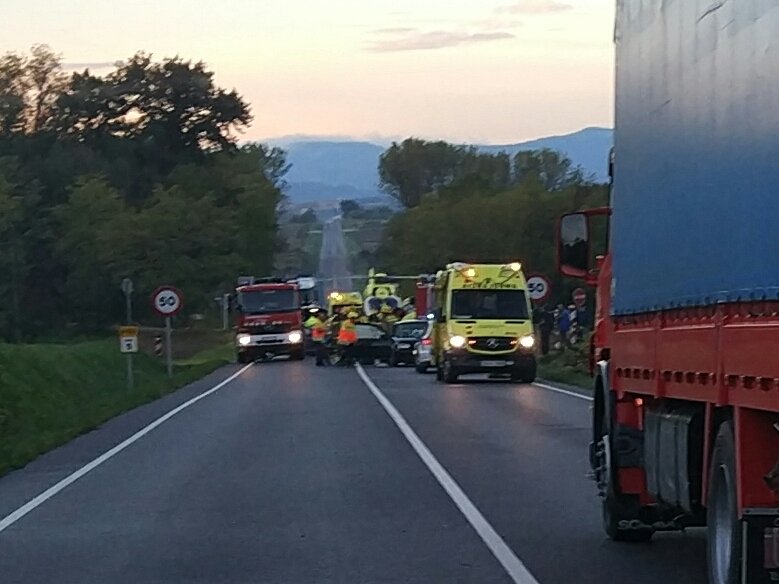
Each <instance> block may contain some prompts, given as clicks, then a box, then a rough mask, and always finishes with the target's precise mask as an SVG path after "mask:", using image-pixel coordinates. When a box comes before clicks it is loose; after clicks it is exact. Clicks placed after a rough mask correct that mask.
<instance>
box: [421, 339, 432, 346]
mask: <svg viewBox="0 0 779 584" xmlns="http://www.w3.org/2000/svg"><path fill="white" fill-rule="evenodd" d="M422 344H423V345H425V346H426V347H427V346H429V345H432V344H433V341H432V339H422Z"/></svg>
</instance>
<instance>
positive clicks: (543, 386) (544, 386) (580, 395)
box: [533, 382, 592, 401]
mask: <svg viewBox="0 0 779 584" xmlns="http://www.w3.org/2000/svg"><path fill="white" fill-rule="evenodd" d="M533 385H535V386H536V387H540V388H541V389H546V390H548V391H554V392H555V393H562V394H563V395H570V396H571V397H576V398H579V399H583V400H586V401H592V397H591V396H589V395H584V394H583V393H576V392H575V391H568V390H567V389H560V388H559V387H554V386H552V385H547V384H546V383H539V382H535V383H534V384H533Z"/></svg>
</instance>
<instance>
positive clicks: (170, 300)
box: [151, 286, 184, 316]
mask: <svg viewBox="0 0 779 584" xmlns="http://www.w3.org/2000/svg"><path fill="white" fill-rule="evenodd" d="M151 301H152V305H153V306H154V310H156V311H157V313H158V314H159V315H160V316H175V315H176V313H178V311H179V310H181V306H182V305H183V303H184V300H183V297H182V295H181V292H180V291H179V290H177V289H176V288H174V287H173V286H160V287H159V288H157V289H156V290H155V291H154V294H152V295H151Z"/></svg>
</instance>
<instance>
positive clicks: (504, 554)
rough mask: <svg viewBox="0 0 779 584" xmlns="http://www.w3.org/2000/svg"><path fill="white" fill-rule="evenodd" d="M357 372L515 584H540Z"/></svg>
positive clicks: (369, 381)
mask: <svg viewBox="0 0 779 584" xmlns="http://www.w3.org/2000/svg"><path fill="white" fill-rule="evenodd" d="M357 373H359V375H360V377H361V378H362V380H363V382H364V383H365V385H366V386H368V389H370V390H371V393H372V394H373V397H375V398H376V399H377V400H378V402H379V403H380V404H381V406H382V407H383V408H384V411H386V412H387V414H389V417H390V418H392V421H393V422H395V425H396V426H397V427H398V429H399V430H400V431H401V433H402V434H403V436H404V437H405V438H406V440H408V442H409V444H411V447H412V448H413V449H414V451H415V452H416V453H417V455H418V456H419V458H421V459H422V462H424V463H425V466H427V468H428V470H429V471H430V472H431V473H432V474H433V476H434V477H435V478H436V480H437V481H438V483H439V484H440V485H441V486H442V487H443V488H444V490H445V491H446V493H447V494H448V495H449V497H450V498H451V499H452V501H454V504H455V505H457V507H458V508H459V509H460V511H461V512H462V514H463V515H464V516H465V518H466V519H467V520H468V523H470V524H471V526H472V527H473V529H474V530H475V531H476V533H477V534H478V535H479V537H481V539H482V541H483V542H484V543H485V545H486V546H487V547H488V548H489V550H490V551H491V552H492V554H493V555H494V556H495V558H496V559H497V560H498V561H499V562H500V563H501V565H502V566H503V568H504V569H505V570H506V572H507V573H508V575H509V576H510V577H511V579H512V580H513V581H514V582H515V583H516V584H540V583H539V582H538V580H536V579H535V578H534V577H533V575H532V574H531V573H530V571H529V570H528V569H527V568H526V567H525V564H523V563H522V562H521V561H520V559H519V558H518V557H517V556H516V554H514V552H513V551H512V550H511V548H510V547H509V546H508V545H507V544H506V542H505V541H503V538H502V537H500V535H498V532H497V531H495V529H494V528H493V527H492V525H490V524H489V522H488V521H487V520H486V519H485V518H484V515H482V514H481V511H479V510H478V509H477V508H476V505H474V504H473V503H472V502H471V500H470V499H469V498H468V495H466V494H465V492H464V491H463V490H462V489H461V488H460V485H458V484H457V482H456V481H455V480H454V479H453V478H452V475H450V474H449V473H448V472H447V470H446V469H445V468H444V467H443V466H442V465H441V463H440V462H438V459H436V457H435V456H434V455H433V453H432V452H430V449H429V448H428V447H427V446H426V445H425V443H424V442H422V440H421V439H420V438H419V436H417V434H416V432H414V430H413V429H412V428H411V426H410V425H409V424H408V422H406V419H405V418H404V417H403V416H402V415H401V413H400V412H399V411H398V410H397V408H395V406H394V405H392V402H391V401H390V400H389V399H387V397H386V396H385V395H384V394H383V393H382V391H381V390H380V389H379V388H378V387H377V386H376V384H375V383H373V380H372V379H371V378H370V377H368V374H367V373H365V370H364V369H363V368H362V366H361V365H359V364H358V365H357Z"/></svg>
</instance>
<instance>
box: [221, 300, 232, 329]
mask: <svg viewBox="0 0 779 584" xmlns="http://www.w3.org/2000/svg"><path fill="white" fill-rule="evenodd" d="M229 309H230V295H229V294H225V295H224V296H222V330H223V331H226V330H227V327H228V325H229V324H230V316H229V313H230V310H229Z"/></svg>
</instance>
